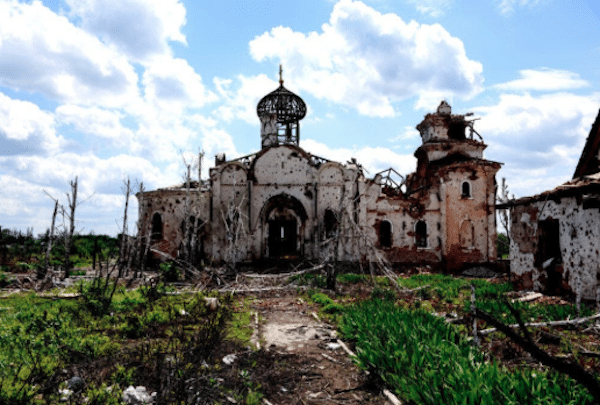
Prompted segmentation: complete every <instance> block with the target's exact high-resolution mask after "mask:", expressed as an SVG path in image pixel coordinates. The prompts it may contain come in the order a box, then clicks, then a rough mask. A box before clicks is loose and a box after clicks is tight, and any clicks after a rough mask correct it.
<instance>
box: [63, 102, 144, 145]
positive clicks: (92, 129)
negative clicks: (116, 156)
mask: <svg viewBox="0 0 600 405" xmlns="http://www.w3.org/2000/svg"><path fill="white" fill-rule="evenodd" d="M123 118H125V115H124V114H123V113H121V112H117V111H111V110H104V109H101V108H98V107H81V106H76V105H62V106H59V107H58V108H57V109H56V120H57V121H58V123H59V124H62V125H72V126H73V127H74V128H75V130H76V131H78V132H80V133H86V134H91V135H95V136H98V137H100V138H103V139H104V140H108V141H111V144H110V146H111V147H115V146H116V147H128V148H130V149H131V148H133V149H135V146H134V145H132V142H133V141H134V139H135V134H134V132H133V131H132V130H131V129H129V128H126V127H124V126H123V125H122V124H121V119H123Z"/></svg>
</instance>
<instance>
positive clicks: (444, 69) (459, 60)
mask: <svg viewBox="0 0 600 405" xmlns="http://www.w3.org/2000/svg"><path fill="white" fill-rule="evenodd" d="M250 54H251V56H252V57H253V58H254V59H255V60H257V61H263V60H267V59H273V60H281V62H282V63H283V67H284V79H286V80H288V81H289V82H291V83H294V85H296V86H298V88H299V89H301V90H304V91H307V92H309V93H311V94H313V95H314V96H316V97H318V98H322V99H327V100H331V101H334V102H336V103H340V104H343V105H347V106H351V107H353V108H355V109H356V110H358V111H359V113H361V114H364V115H369V116H379V117H390V116H393V115H394V109H393V106H392V103H393V102H394V101H397V100H403V99H407V98H411V97H414V96H420V95H422V94H427V93H429V92H437V93H439V94H443V95H445V98H451V96H454V95H456V96H459V97H462V98H470V97H472V96H474V95H476V94H477V93H479V92H480V91H482V84H483V76H482V70H483V68H482V65H481V63H479V62H476V61H473V60H470V59H469V58H468V57H467V55H466V52H465V48H464V44H463V43H462V41H461V40H460V39H458V38H456V37H452V36H451V35H450V33H448V31H446V30H445V29H444V28H443V27H442V26H441V25H439V24H434V25H426V24H418V23H417V22H414V21H411V22H410V23H406V22H404V21H403V20H402V19H401V18H400V17H399V16H398V15H396V14H391V13H390V14H381V13H379V12H378V11H376V10H374V9H372V8H370V7H368V6H367V5H365V4H364V3H361V2H359V1H352V0H341V1H339V2H338V3H337V4H336V5H335V6H334V8H333V11H332V13H331V17H330V19H329V22H328V23H326V24H324V25H323V27H322V32H320V33H318V32H310V33H308V34H304V33H301V32H295V31H293V30H292V29H291V28H286V27H276V28H273V29H272V30H271V31H270V32H265V33H264V34H262V35H260V36H258V37H256V38H254V39H253V40H252V41H251V42H250Z"/></svg>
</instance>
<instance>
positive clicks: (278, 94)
mask: <svg viewBox="0 0 600 405" xmlns="http://www.w3.org/2000/svg"><path fill="white" fill-rule="evenodd" d="M256 113H257V114H258V117H259V119H260V137H261V147H262V148H263V149H264V148H267V147H270V146H277V145H295V146H298V145H299V143H300V120H301V119H302V118H304V117H305V116H306V104H305V103H304V101H303V100H302V99H301V98H300V97H298V96H297V95H296V94H294V93H292V92H291V91H289V90H288V89H286V88H285V87H283V77H282V68H281V65H279V87H278V88H277V89H276V90H275V91H272V92H271V93H269V94H267V95H266V96H264V97H263V98H262V99H261V100H260V102H259V103H258V105H257V107H256Z"/></svg>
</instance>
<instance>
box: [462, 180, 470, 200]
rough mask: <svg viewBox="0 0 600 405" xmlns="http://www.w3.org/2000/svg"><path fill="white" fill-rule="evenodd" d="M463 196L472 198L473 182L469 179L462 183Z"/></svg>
mask: <svg viewBox="0 0 600 405" xmlns="http://www.w3.org/2000/svg"><path fill="white" fill-rule="evenodd" d="M462 196H463V197H464V198H471V184H470V183H469V182H468V181H465V182H463V184H462Z"/></svg>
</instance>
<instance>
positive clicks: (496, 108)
mask: <svg viewBox="0 0 600 405" xmlns="http://www.w3.org/2000/svg"><path fill="white" fill-rule="evenodd" d="M599 101H600V94H593V95H588V96H579V95H575V94H571V93H551V94H544V95H540V96H532V95H530V94H522V95H514V94H502V95H501V96H500V99H499V101H498V103H497V104H496V105H492V106H485V107H475V108H472V110H473V111H475V112H476V113H478V114H481V115H482V119H481V121H478V123H477V125H476V127H475V129H476V130H477V131H478V132H479V133H480V134H481V135H482V136H483V138H484V141H485V142H486V143H488V144H489V148H488V150H487V156H488V158H490V159H493V160H498V161H501V162H504V163H505V166H504V169H502V171H501V173H500V174H499V176H501V177H509V175H510V176H512V177H509V183H510V184H513V185H517V188H515V189H514V191H513V192H514V193H515V194H516V195H517V196H523V195H532V194H535V193H539V192H541V191H543V190H544V189H546V188H552V187H554V186H556V185H558V183H554V184H551V185H550V187H548V186H547V185H548V182H549V179H560V180H561V181H565V180H567V179H569V178H571V177H572V175H573V172H574V170H575V166H576V164H577V161H578V159H579V156H580V155H581V151H582V149H583V145H584V142H585V139H586V137H587V135H588V134H589V131H590V128H591V125H592V123H593V121H594V119H595V117H596V114H597V113H598V106H599ZM526 179H527V181H525V180H526Z"/></svg>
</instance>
